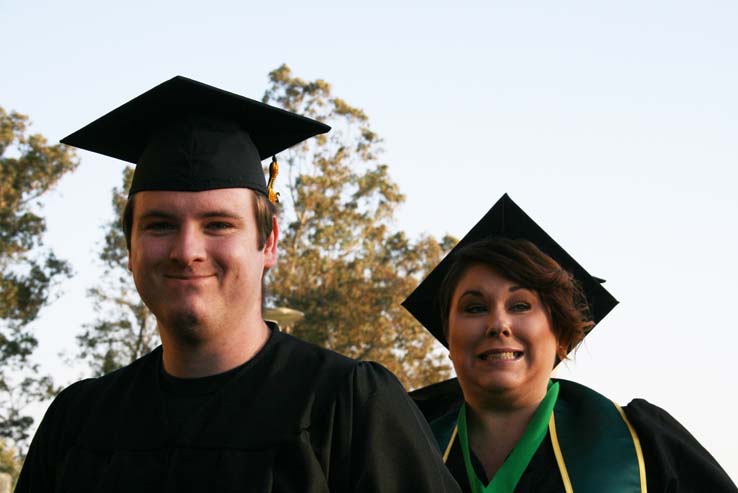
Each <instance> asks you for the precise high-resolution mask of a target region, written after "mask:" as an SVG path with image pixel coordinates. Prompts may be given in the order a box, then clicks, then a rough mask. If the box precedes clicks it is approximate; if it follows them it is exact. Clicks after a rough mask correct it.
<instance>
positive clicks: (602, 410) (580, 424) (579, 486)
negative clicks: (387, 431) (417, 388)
mask: <svg viewBox="0 0 738 493" xmlns="http://www.w3.org/2000/svg"><path fill="white" fill-rule="evenodd" d="M442 420H443V422H445V423H442V422H440V420H439V422H435V423H433V426H432V427H433V429H434V432H435V433H436V436H437V437H438V439H439V444H441V445H442V447H441V450H445V453H444V457H443V458H444V462H445V460H446V459H447V458H448V454H449V452H450V451H451V447H452V445H453V442H454V440H455V439H456V436H457V435H458V437H459V444H460V446H461V451H462V455H463V458H464V465H465V466H466V472H467V476H468V478H469V484H470V485H471V487H472V491H473V492H474V493H478V492H483V493H489V492H495V493H496V492H506V493H510V492H512V491H513V490H514V488H515V486H516V485H517V482H518V481H519V479H520V477H521V476H522V474H523V472H524V471H525V468H526V467H527V466H528V464H529V463H530V460H531V458H532V457H533V454H534V453H535V451H536V450H537V448H538V446H540V444H541V442H542V441H543V438H545V435H546V432H547V431H548V434H549V436H550V437H551V445H552V446H553V450H554V455H555V456H556V462H557V465H558V467H559V472H560V474H561V480H562V483H563V484H564V488H565V490H566V492H567V493H573V492H577V493H588V492H598V493H599V492H602V493H647V490H646V467H645V463H644V460H643V453H642V451H641V445H640V441H639V439H638V435H637V434H636V432H635V430H634V429H633V426H632V425H631V424H630V422H629V421H628V418H627V417H626V416H625V413H624V412H623V410H622V409H621V408H620V406H618V405H617V404H615V403H613V402H612V401H610V400H609V399H607V398H606V397H604V396H603V395H601V394H599V393H597V392H595V391H594V390H592V389H589V388H587V387H585V386H583V385H579V384H577V383H574V382H569V381H567V380H552V384H550V385H549V389H548V392H547V393H546V397H544V399H543V401H542V402H541V404H540V405H539V407H538V410H536V413H535V414H534V416H533V419H532V420H531V423H530V424H529V425H528V428H526V431H525V434H524V435H523V437H522V438H521V439H520V442H518V445H516V446H515V448H514V449H513V451H512V452H511V453H510V455H509V456H508V458H507V459H506V460H505V463H504V464H503V465H502V467H501V468H500V469H499V470H498V471H497V473H496V474H495V476H494V477H493V478H492V481H490V483H489V484H488V485H487V486H486V487H485V486H484V485H483V484H482V482H481V481H480V480H479V478H477V475H476V473H475V472H474V469H473V468H472V467H471V456H470V453H469V442H468V435H467V429H466V408H465V406H464V405H463V404H462V407H461V409H460V410H459V413H458V417H456V419H455V420H453V421H451V420H449V419H448V417H444V418H442ZM454 421H455V423H454ZM440 424H447V425H450V426H438V425H440ZM447 430H451V431H447ZM533 445H535V446H534V447H533ZM531 447H533V448H532V450H531Z"/></svg>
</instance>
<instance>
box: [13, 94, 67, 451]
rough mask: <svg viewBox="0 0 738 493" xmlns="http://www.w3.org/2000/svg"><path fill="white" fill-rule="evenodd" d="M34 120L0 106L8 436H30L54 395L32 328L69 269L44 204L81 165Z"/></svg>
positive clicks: (19, 439)
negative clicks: (52, 242) (29, 410)
mask: <svg viewBox="0 0 738 493" xmlns="http://www.w3.org/2000/svg"><path fill="white" fill-rule="evenodd" d="M27 127H28V117H26V116H24V115H21V114H19V113H16V112H11V113H10V114H8V113H7V112H6V111H5V110H4V109H3V108H2V107H0V437H4V438H6V439H10V440H11V441H14V442H16V443H19V442H23V441H24V440H26V439H27V438H28V428H29V427H30V426H31V424H32V423H33V420H32V419H31V418H30V417H29V416H26V415H24V414H23V409H24V408H25V407H26V405H27V404H28V403H30V402H33V401H36V400H41V399H44V398H46V397H48V396H49V395H50V394H51V393H52V392H53V390H54V389H53V386H52V383H51V379H50V378H49V377H48V376H43V375H39V373H38V368H37V365H34V364H31V363H30V361H29V357H30V355H31V354H32V353H33V351H34V349H35V348H36V346H37V344H38V341H37V340H36V338H35V337H34V336H33V331H32V329H31V324H32V322H33V321H34V320H36V318H37V317H38V315H39V311H40V310H41V308H43V307H44V306H45V305H46V304H48V303H49V301H51V299H53V296H52V288H53V286H54V285H55V283H57V282H58V281H59V280H60V279H63V278H66V277H68V276H69V275H70V268H69V265H68V264H67V263H66V262H64V261H63V260H60V259H58V258H57V257H56V256H55V255H54V253H53V252H51V251H48V250H46V249H44V248H43V244H42V236H43V234H44V232H45V231H46V222H45V220H44V218H43V217H41V216H40V215H38V209H39V206H38V203H37V199H39V198H40V197H41V196H42V195H43V194H44V193H46V192H48V191H49V190H50V189H51V188H52V187H54V185H56V183H57V182H58V181H59V179H60V178H61V177H62V176H64V175H65V174H66V173H68V172H70V171H72V170H74V169H75V168H76V167H77V164H78V163H77V160H76V159H75V156H74V153H73V151H72V150H70V149H69V148H67V147H66V146H63V145H53V146H50V145H48V144H47V142H46V139H45V138H44V137H42V136H41V135H38V134H34V135H28V134H27Z"/></svg>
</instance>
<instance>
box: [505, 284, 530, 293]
mask: <svg viewBox="0 0 738 493" xmlns="http://www.w3.org/2000/svg"><path fill="white" fill-rule="evenodd" d="M521 289H524V290H526V291H532V289H530V288H526V287H525V286H517V285H515V286H510V289H508V292H510V293H514V292H515V291H520V290H521Z"/></svg>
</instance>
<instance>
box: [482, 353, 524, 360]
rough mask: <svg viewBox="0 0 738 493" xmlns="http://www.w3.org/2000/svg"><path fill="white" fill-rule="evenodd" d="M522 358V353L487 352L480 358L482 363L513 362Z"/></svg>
mask: <svg viewBox="0 0 738 493" xmlns="http://www.w3.org/2000/svg"><path fill="white" fill-rule="evenodd" d="M522 357H523V352H522V351H485V352H483V353H482V354H480V355H479V356H478V358H479V359H481V360H482V361H504V360H509V361H512V360H516V359H520V358H522Z"/></svg>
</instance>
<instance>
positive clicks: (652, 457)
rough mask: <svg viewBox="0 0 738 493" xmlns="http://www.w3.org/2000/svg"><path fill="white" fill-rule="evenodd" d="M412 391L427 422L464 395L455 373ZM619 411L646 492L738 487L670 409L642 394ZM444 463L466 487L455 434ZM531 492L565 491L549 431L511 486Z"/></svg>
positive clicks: (718, 491) (715, 491) (714, 491)
mask: <svg viewBox="0 0 738 493" xmlns="http://www.w3.org/2000/svg"><path fill="white" fill-rule="evenodd" d="M410 395H411V396H412V397H413V398H414V399H415V402H416V404H418V407H420V409H421V411H422V412H423V413H424V414H425V416H426V418H427V419H428V421H429V422H433V421H435V420H436V419H438V418H439V417H441V416H447V415H448V414H449V413H458V410H459V408H460V406H461V403H462V401H463V395H462V393H461V389H460V387H459V385H458V381H457V380H456V379H452V380H447V381H445V382H441V383H439V384H435V385H432V386H430V387H426V388H424V389H419V390H417V391H415V392H413V393H411V394H410ZM623 411H624V412H625V415H626V416H627V417H628V420H629V421H630V423H631V424H632V425H633V428H634V429H635V431H636V433H637V434H638V438H639V440H640V442H641V448H642V450H643V457H644V462H645V468H646V483H647V487H648V492H649V493H662V492H663V493H666V492H668V493H696V492H710V493H722V492H730V493H736V492H738V489H737V488H736V486H735V485H734V484H733V482H732V481H731V480H730V478H729V477H728V475H727V474H726V473H725V471H724V470H723V469H722V468H721V467H720V465H719V464H718V463H717V462H716V461H715V459H714V458H713V457H712V456H711V455H710V454H709V452H707V450H705V449H704V448H703V447H702V445H700V443H699V442H698V441H697V440H696V439H695V438H694V437H693V436H692V435H691V434H690V433H689V432H688V431H687V430H686V429H685V428H684V427H683V426H682V425H681V424H679V422H677V421H676V420H675V419H674V418H673V417H672V416H671V415H669V413H667V412H666V411H664V410H663V409H661V408H659V407H657V406H654V405H653V404H651V403H649V402H647V401H645V400H643V399H634V400H633V401H631V402H630V404H628V405H627V406H624V407H623ZM470 452H471V456H472V463H473V465H474V468H475V470H476V472H477V476H478V477H479V478H480V479H482V480H483V481H487V479H486V478H485V473H484V468H483V467H482V465H481V463H479V461H478V460H477V459H476V457H474V453H473V451H470ZM446 466H447V467H448V469H449V470H450V471H451V474H453V476H454V478H455V479H456V480H457V482H458V483H459V485H460V486H461V489H462V491H470V487H469V481H468V479H467V475H466V468H465V466H464V459H463V456H462V454H461V446H460V444H459V440H458V439H456V440H454V444H453V445H452V447H451V450H450V453H449V455H448V458H447V460H446ZM575 491H576V489H575ZM529 492H537V493H564V485H563V482H562V480H561V474H560V472H559V468H558V465H557V463H556V458H555V456H554V450H553V446H552V444H551V437H550V435H549V434H548V433H547V436H546V438H545V439H544V440H543V443H542V444H541V445H540V447H539V448H538V450H536V452H535V454H534V455H533V458H532V459H531V461H530V464H529V465H528V467H527V469H526V470H525V472H524V473H523V476H522V477H521V478H520V481H519V482H518V485H517V487H516V488H515V493H529ZM585 493H588V492H585ZM593 493H596V492H593Z"/></svg>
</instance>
